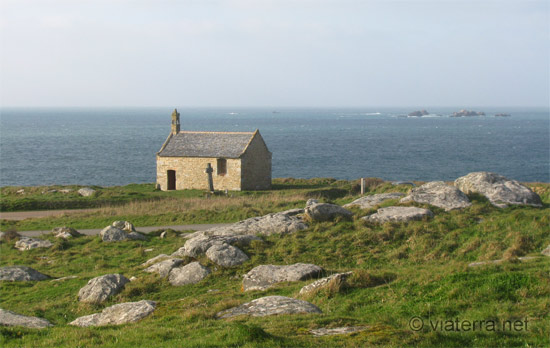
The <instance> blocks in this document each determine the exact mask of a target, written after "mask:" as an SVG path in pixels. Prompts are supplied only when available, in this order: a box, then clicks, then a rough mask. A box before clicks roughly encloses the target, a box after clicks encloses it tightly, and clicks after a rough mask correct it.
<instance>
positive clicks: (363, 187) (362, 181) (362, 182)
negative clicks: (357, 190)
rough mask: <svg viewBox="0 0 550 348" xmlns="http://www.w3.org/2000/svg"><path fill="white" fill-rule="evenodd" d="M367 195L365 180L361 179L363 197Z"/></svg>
mask: <svg viewBox="0 0 550 348" xmlns="http://www.w3.org/2000/svg"><path fill="white" fill-rule="evenodd" d="M364 194H365V178H361V196H362V195H364Z"/></svg>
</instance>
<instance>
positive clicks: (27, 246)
mask: <svg viewBox="0 0 550 348" xmlns="http://www.w3.org/2000/svg"><path fill="white" fill-rule="evenodd" d="M52 245H53V244H52V242H50V241H49V240H43V239H38V238H29V237H21V239H19V240H18V241H17V242H15V248H16V249H19V250H21V251H23V250H31V249H36V248H49V247H51V246H52Z"/></svg>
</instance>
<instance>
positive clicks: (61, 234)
mask: <svg viewBox="0 0 550 348" xmlns="http://www.w3.org/2000/svg"><path fill="white" fill-rule="evenodd" d="M52 233H53V235H54V237H55V238H63V239H69V238H73V237H79V236H82V234H81V233H79V232H78V231H77V230H75V229H74V228H71V227H67V226H63V227H56V228H54V229H53V230H52Z"/></svg>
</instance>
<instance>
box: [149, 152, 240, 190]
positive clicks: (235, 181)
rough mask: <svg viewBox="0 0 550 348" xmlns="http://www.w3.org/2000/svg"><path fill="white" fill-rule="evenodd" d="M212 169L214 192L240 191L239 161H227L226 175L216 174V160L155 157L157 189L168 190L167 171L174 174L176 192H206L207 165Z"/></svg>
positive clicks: (229, 159)
mask: <svg viewBox="0 0 550 348" xmlns="http://www.w3.org/2000/svg"><path fill="white" fill-rule="evenodd" d="M208 163H210V165H211V166H212V168H213V169H214V171H213V173H212V179H213V182H214V189H215V190H225V189H227V190H230V191H240V190H241V160H240V159H231V158H228V159H227V173H226V174H225V175H218V174H217V169H218V168H216V166H217V158H202V157H159V156H157V187H159V188H160V189H161V190H163V191H166V190H167V189H168V175H167V172H168V170H174V171H175V172H176V190H183V189H199V190H208V176H207V174H206V173H205V169H206V166H207V164H208Z"/></svg>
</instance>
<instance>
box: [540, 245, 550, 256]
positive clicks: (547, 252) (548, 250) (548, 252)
mask: <svg viewBox="0 0 550 348" xmlns="http://www.w3.org/2000/svg"><path fill="white" fill-rule="evenodd" d="M540 253H541V254H542V255H544V256H550V245H548V246H547V247H546V249H544V250H543V251H541V252H540Z"/></svg>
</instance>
